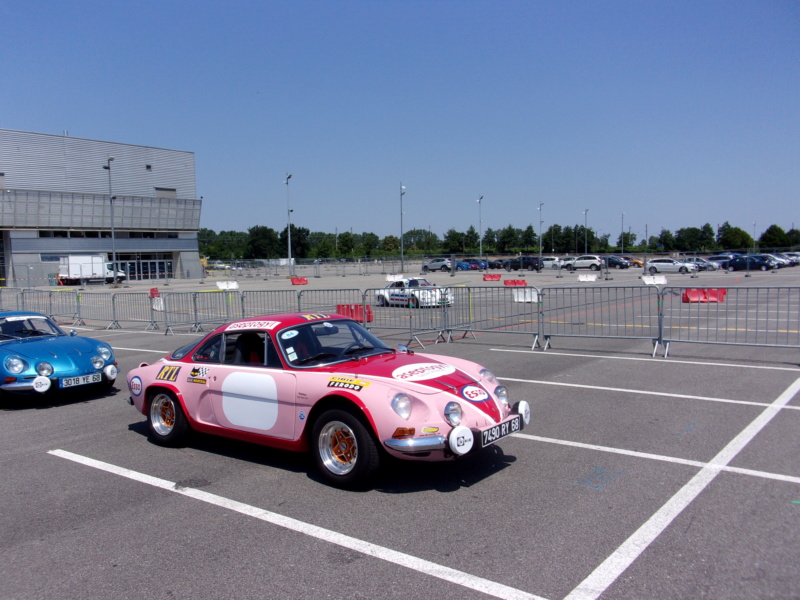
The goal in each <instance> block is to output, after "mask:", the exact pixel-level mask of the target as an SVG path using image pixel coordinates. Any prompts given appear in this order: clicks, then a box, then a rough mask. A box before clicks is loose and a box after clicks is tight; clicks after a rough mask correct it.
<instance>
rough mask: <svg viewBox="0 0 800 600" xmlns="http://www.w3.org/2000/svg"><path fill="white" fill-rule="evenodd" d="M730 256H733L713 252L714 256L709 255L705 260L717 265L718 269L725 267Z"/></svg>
mask: <svg viewBox="0 0 800 600" xmlns="http://www.w3.org/2000/svg"><path fill="white" fill-rule="evenodd" d="M732 258H733V256H731V255H729V254H715V255H714V256H709V257H708V258H706V260H707V261H708V262H711V263H714V264H715V265H717V268H718V269H727V268H728V263H729V262H730V260H731V259H732Z"/></svg>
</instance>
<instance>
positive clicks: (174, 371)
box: [156, 366, 181, 381]
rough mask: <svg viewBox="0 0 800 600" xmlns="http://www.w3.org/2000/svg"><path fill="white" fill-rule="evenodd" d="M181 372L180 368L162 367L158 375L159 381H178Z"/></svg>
mask: <svg viewBox="0 0 800 600" xmlns="http://www.w3.org/2000/svg"><path fill="white" fill-rule="evenodd" d="M180 372H181V368H180V367H175V366H166V367H161V370H160V371H159V372H158V375H156V379H158V380H159V381H178V373H180Z"/></svg>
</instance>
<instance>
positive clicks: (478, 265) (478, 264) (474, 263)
mask: <svg viewBox="0 0 800 600" xmlns="http://www.w3.org/2000/svg"><path fill="white" fill-rule="evenodd" d="M464 262H465V263H467V264H468V265H469V267H470V269H472V270H473V271H474V270H483V269H486V268H487V267H488V266H489V265H488V263H487V262H486V261H485V260H481V259H479V258H465V259H464Z"/></svg>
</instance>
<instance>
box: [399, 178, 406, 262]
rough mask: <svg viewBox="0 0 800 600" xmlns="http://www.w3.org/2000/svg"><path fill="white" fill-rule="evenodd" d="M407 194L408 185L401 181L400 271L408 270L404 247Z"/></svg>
mask: <svg viewBox="0 0 800 600" xmlns="http://www.w3.org/2000/svg"><path fill="white" fill-rule="evenodd" d="M405 195H406V186H404V185H403V182H402V181H401V182H400V272H401V273H403V272H405V270H406V262H405V254H404V249H403V196H405Z"/></svg>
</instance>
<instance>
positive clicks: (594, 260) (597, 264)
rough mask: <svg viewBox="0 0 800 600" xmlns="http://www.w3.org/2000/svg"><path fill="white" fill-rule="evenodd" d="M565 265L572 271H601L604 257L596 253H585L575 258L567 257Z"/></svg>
mask: <svg viewBox="0 0 800 600" xmlns="http://www.w3.org/2000/svg"><path fill="white" fill-rule="evenodd" d="M564 266H566V267H567V269H569V270H570V271H574V270H575V269H591V270H592V271H599V270H600V269H601V268H602V267H603V259H602V258H600V257H599V256H597V255H595V254H584V255H582V256H576V257H575V258H565V259H564Z"/></svg>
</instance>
